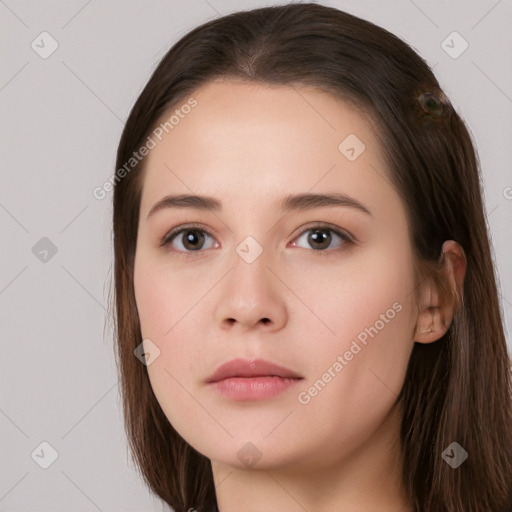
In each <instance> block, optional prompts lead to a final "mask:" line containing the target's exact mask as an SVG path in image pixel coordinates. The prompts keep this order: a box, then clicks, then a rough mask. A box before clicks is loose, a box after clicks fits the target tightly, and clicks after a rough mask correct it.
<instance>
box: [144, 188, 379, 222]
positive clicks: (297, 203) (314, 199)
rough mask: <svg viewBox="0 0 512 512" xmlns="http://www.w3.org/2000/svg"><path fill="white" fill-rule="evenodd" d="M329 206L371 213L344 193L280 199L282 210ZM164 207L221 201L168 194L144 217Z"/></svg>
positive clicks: (218, 206)
mask: <svg viewBox="0 0 512 512" xmlns="http://www.w3.org/2000/svg"><path fill="white" fill-rule="evenodd" d="M331 206H345V207H350V208H354V209H357V210H359V211H361V212H364V213H366V214H368V215H370V216H372V213H371V212H370V210H369V209H368V208H366V206H364V205H363V204H362V203H360V202H359V201H358V200H357V199H354V198H353V197H350V196H348V195H346V194H341V193H333V194H311V193H304V194H296V195H288V196H285V197H284V198H283V199H282V200H281V204H280V208H281V210H282V211H283V212H289V211H292V210H296V211H297V210H312V209H314V208H326V207H331ZM166 208H193V209H196V210H203V211H213V212H217V211H222V202H221V201H219V200H218V199H215V198H214V197H209V196H198V195H192V194H181V195H169V196H165V197H164V198H162V199H161V200H160V201H158V202H157V203H155V204H154V205H153V207H152V208H151V210H150V211H149V213H148V216H147V217H146V220H147V219H149V217H151V216H152V215H154V214H155V213H156V212H158V211H160V210H163V209H166Z"/></svg>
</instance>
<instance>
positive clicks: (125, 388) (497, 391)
mask: <svg viewBox="0 0 512 512" xmlns="http://www.w3.org/2000/svg"><path fill="white" fill-rule="evenodd" d="M219 77H224V78H228V79H229V78H236V79H237V80H244V81H247V82H250V83H260V84H269V85H276V86H278V85H306V86H314V87H317V88H319V89H322V90H324V91H327V92H329V93H331V94H333V95H335V96H336V97H338V98H340V99H341V100H344V101H349V102H351V103H352V104H354V105H356V106H357V107H358V108H359V109H362V110H364V111H365V112H366V113H368V114H369V115H370V116H371V117H372V118H373V119H374V120H375V122H376V124H377V125H378V128H379V129H378V133H379V134H380V135H379V136H380V138H381V139H382V147H383V150H384V151H385V158H386V163H387V165H388V168H389V172H390V176H389V179H390V180H391V181H392V183H393V185H394V187H395V189H396V190H397V192H398V193H399V195H400V197H401V198H402V200H403V203H404V206H405V208H406V211H407V215H408V220H409V229H410V234H411V240H412V245H413V250H414V258H415V262H416V268H417V271H418V279H420V278H421V277H425V276H427V275H431V276H433V277H434V278H435V279H437V281H438V282H439V284H440V285H443V281H442V280H441V278H440V277H439V276H440V273H439V265H438V261H439V255H440V253H441V246H442V243H443V241H444V240H455V241H457V242H458V243H459V244H460V245H461V246H462V247H463V248H464V251H465V255H466V261H467V270H466V275H465V282H464V286H463V288H462V290H461V291H460V292H459V296H458V299H459V300H458V305H459V306H458V308H457V310H456V314H455V316H454V318H453V321H452V324H451V325H450V328H449V329H448V331H447V333H446V334H445V335H444V336H443V337H442V338H441V339H440V340H438V341H437V342H435V343H430V344H419V343H415V345H414V348H413V351H412V354H411V357H410V361H409V366H408V369H407V374H406V378H405V382H404V386H403V389H402V391H401V393H400V396H399V397H398V399H397V403H398V402H401V405H402V410H403V417H402V424H401V440H402V448H403V479H404V483H405V486H406V490H407V492H408V494H409V496H410V499H411V502H412V503H413V505H414V510H415V511H429V512H431V511H436V512H443V511H464V512H476V511H479V512H481V511H483V510H485V511H493V512H502V511H505V510H506V507H507V505H509V503H510V500H511V498H512V462H511V448H512V403H511V401H512V398H511V397H512V389H511V374H510V359H509V354H508V352H507V346H506V341H505V336H504V331H503V323H502V311H501V309H500V303H499V300H498V291H497V286H496V276H495V269H494V265H493V259H492V254H491V245H490V241H489V236H488V226H487V223H486V218H485V215H484V208H483V204H482V189H481V183H480V180H481V178H480V170H479V163H478V160H477V158H478V157H477V154H476V151H475V149H474V146H473V144H472V140H471V137H470V135H469V133H468V129H467V127H466V126H465V124H464V121H463V120H462V119H461V117H460V116H459V115H458V114H457V113H456V112H455V110H454V108H453V107H452V105H451V104H450V102H449V100H448V98H447V97H446V96H445V95H444V94H443V92H442V90H441V89H440V86H439V83H438V81H437V80H436V78H435V76H434V75H433V73H432V71H431V69H430V68H429V66H428V65H427V63H426V62H425V61H424V60H423V59H422V58H421V57H420V56H418V55H417V54H416V53H415V52H414V51H413V50H412V49H411V48H410V47H409V46H408V45H407V44H406V43H404V42H403V41H402V40H400V39H399V38H398V37H396V36H394V35H393V34H391V33H390V32H388V31H386V30H384V29H383V28H380V27H378V26H376V25H374V24H372V23H370V22H368V21H365V20H362V19H360V18H358V17H356V16H353V15H350V14H347V13H345V12H343V11H340V10H338V9H334V8H330V7H326V6H322V5H318V4H314V3H292V4H287V5H281V6H275V7H266V8H259V9H254V10H251V11H242V12H237V13H233V14H230V15H228V16H224V17H221V18H218V19H215V20H212V21H209V22H207V23H204V24H203V25H201V26H199V27H197V28H195V29H194V30H192V31H191V32H189V33H188V34H186V35H185V36H184V37H182V38H181V39H180V40H179V41H178V42H177V43H176V44H174V46H173V47H172V48H171V49H170V50H169V51H168V53H167V54H166V55H165V56H164V57H163V59H162V60H161V62H160V64H159V65H158V67H157V68H156V70H155V71H154V73H153V75H152V76H151V78H150V80H149V82H148V83H147V85H146V86H145V88H144V90H143V91H142V93H141V94H140V97H139V98H138V99H137V101H136V103H135V105H134V106H133V108H132V110H131V112H130V115H129V118H128V120H127V122H126V126H125V128H124V131H123V134H122V137H121V140H120V143H119V148H118V152H117V162H116V169H121V168H122V167H123V165H124V164H126V162H128V161H129V160H130V158H131V157H132V154H133V152H134V151H136V150H137V149H138V148H139V147H140V146H141V145H142V144H143V142H144V141H145V140H146V138H147V137H148V136H149V134H150V133H151V132H152V130H153V129H154V127H155V126H156V124H157V122H159V120H160V119H161V118H162V116H163V115H164V114H165V113H167V112H169V111H170V109H171V108H172V107H173V106H175V105H177V104H178V103H179V102H181V101H183V99H184V98H186V97H187V96H190V95H191V94H192V93H193V92H194V91H195V90H196V89H197V88H198V87H200V86H202V85H205V84H206V83H207V82H208V81H210V80H211V79H213V78H219ZM144 162H145V160H144V159H142V160H141V162H140V163H138V164H137V165H134V166H133V169H131V170H130V172H128V173H125V174H126V175H125V176H124V177H122V179H118V180H117V183H116V184H115V187H114V197H113V231H114V252H115V268H114V280H115V304H111V307H112V306H113V307H115V320H116V325H115V327H114V329H115V339H116V346H117V352H116V356H117V364H118V366H119V368H120V379H121V383H122V385H121V392H122V398H123V409H124V417H125V425H126V431H127V435H128V440H129V443H130V448H131V450H132V452H133V454H134V457H135V461H136V463H137V465H138V467H139V469H140V471H141V473H142V475H143V477H144V479H145V481H146V482H147V484H148V485H149V487H150V489H151V490H152V491H153V492H154V493H156V494H157V495H158V496H160V497H161V498H162V499H163V500H165V502H166V503H168V504H169V505H170V506H171V507H172V508H173V509H174V510H175V511H176V512H185V511H187V510H188V509H189V508H190V507H194V508H195V509H196V510H198V511H199V512H203V511H213V510H216V509H217V504H216V496H215V486H214V481H213V475H212V470H211V464H210V460H209V459H208V458H207V457H205V456H203V455H202V454H200V453H198V452H197V451H196V450H195V449H194V448H192V447H191V446H190V445H189V444H188V443H187V442H186V441H185V440H184V439H183V438H182V437H181V436H180V435H179V434H178V433H177V432H176V431H175V430H174V428H173V427H172V425H171V424H170V422H169V421H168V419H167V418H166V416H165V415H164V414H163V412H162V410H161V408H160V405H159V404H158V402H157V400H156V398H155V395H154V394H153V391H152V388H151V385H150V381H149V378H148V374H147V371H146V368H145V366H144V365H143V364H141V363H140V361H139V360H138V359H137V358H136V357H135V356H134V350H135V348H136V347H137V346H138V345H139V344H140V343H141V342H142V337H141V330H140V324H139V318H138V313H137V308H136V304H135V298H134V288H133V270H134V255H135V248H136V244H137V228H138V219H139V208H140V199H141V188H142V183H143V166H144ZM118 177H119V176H118ZM454 441H456V442H457V443H459V444H460V445H461V446H462V447H463V448H464V449H465V450H466V451H467V452H468V454H469V456H468V459H467V460H466V461H465V462H464V463H463V464H462V465H461V466H460V467H458V468H457V469H453V468H452V467H450V465H448V464H447V463H446V462H445V461H444V460H443V458H442V457H441V454H442V452H443V451H444V450H445V449H446V448H447V447H448V446H449V445H450V444H451V443H452V442H454Z"/></svg>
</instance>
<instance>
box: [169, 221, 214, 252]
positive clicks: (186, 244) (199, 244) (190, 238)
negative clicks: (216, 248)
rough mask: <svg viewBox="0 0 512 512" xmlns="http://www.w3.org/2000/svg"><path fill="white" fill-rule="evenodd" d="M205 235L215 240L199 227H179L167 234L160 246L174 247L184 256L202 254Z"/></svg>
mask: <svg viewBox="0 0 512 512" xmlns="http://www.w3.org/2000/svg"><path fill="white" fill-rule="evenodd" d="M205 235H206V237H210V238H212V239H213V236H212V235H211V234H210V233H209V232H208V231H206V230H205V229H204V228H201V227H199V226H196V225H188V226H179V227H177V228H174V229H172V230H171V231H170V232H169V233H167V234H166V235H165V237H164V238H163V239H162V241H161V243H160V245H161V246H162V247H167V246H172V247H173V248H174V249H175V250H176V251H177V252H181V253H184V254H186V253H192V252H200V250H201V249H203V248H204V240H205ZM208 248H209V247H207V249H208ZM210 248H211V247H210Z"/></svg>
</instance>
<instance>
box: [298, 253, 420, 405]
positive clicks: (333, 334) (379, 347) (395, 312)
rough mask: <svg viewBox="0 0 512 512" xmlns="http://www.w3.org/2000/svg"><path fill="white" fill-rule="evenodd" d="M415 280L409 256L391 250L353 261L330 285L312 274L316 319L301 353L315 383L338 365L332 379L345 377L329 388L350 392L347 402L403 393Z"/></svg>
mask: <svg viewBox="0 0 512 512" xmlns="http://www.w3.org/2000/svg"><path fill="white" fill-rule="evenodd" d="M413 279H414V276H413V267H412V262H411V260H410V259H409V258H408V253H407V251H403V253H398V252H396V251H394V250H393V249H392V248H389V249H386V250H383V251H372V252H368V253H367V254H366V255H365V257H364V258H361V259H356V258H354V259H353V260H351V264H350V266H349V267H348V266H347V267H345V268H343V270H340V271H339V272H333V273H332V275H331V276H330V278H329V279H318V277H317V278H316V279H315V273H314V271H310V272H309V277H308V282H307V284H306V282H305V281H304V287H303V289H302V290H303V293H304V294H305V296H306V297H308V298H309V302H308V305H310V309H311V310H312V311H313V312H314V314H315V315H314V316H311V317H310V320H311V321H310V322H304V325H303V336H301V340H302V342H301V350H302V351H303V352H304V353H308V354H309V358H308V360H309V361H310V364H311V366H312V367H313V368H314V371H313V376H314V378H315V380H317V379H322V375H323V374H325V373H326V372H328V371H329V369H330V368H331V367H332V366H333V365H334V364H335V363H336V362H337V361H338V363H339V364H341V365H342V367H343V368H342V369H340V366H339V364H338V365H336V369H337V370H338V371H337V372H336V369H331V373H335V374H336V375H342V374H343V375H344V377H343V378H341V377H340V378H339V379H332V382H334V381H336V384H334V385H333V386H330V385H329V386H330V387H333V388H334V387H338V386H339V389H340V390H341V392H342V393H344V392H345V391H347V392H349V393H350V397H347V399H349V400H352V399H355V400H357V399H358V395H359V398H361V399H362V398H363V397H364V396H366V395H372V394H378V393H379V392H385V393H388V392H389V391H391V392H392V393H396V394H398V393H399V391H400V389H401V385H402V382H403V378H404V376H405V371H406V368H407V364H408V361H409V357H410V353H411V350H412V348H413V340H412V319H413V301H412V300H413V294H412V293H411V292H412V290H413V283H414V281H413ZM313 282H314V283H315V286H312V283H313ZM317 285H323V286H317ZM319 333H321V335H319ZM313 340H316V341H315V342H313ZM338 356H341V357H342V359H343V361H342V362H341V363H340V361H339V360H338ZM328 378H329V376H328V375H327V376H326V379H328ZM386 387H387V388H389V389H388V390H386Z"/></svg>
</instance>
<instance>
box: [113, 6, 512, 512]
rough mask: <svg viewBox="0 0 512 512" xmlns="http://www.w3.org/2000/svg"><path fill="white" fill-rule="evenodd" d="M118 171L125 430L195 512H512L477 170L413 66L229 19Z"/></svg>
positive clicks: (207, 39)
mask: <svg viewBox="0 0 512 512" xmlns="http://www.w3.org/2000/svg"><path fill="white" fill-rule="evenodd" d="M116 169H117V171H116V180H115V190H114V205H113V206H114V214H113V230H114V244H115V246H114V249H115V315H116V321H117V325H116V328H117V332H116V337H117V348H118V357H119V359H118V363H119V368H120V375H121V379H122V391H123V404H124V413H125V419H126V428H127V433H128V438H129V441H130V445H131V448H132V450H133V454H134V456H135V460H136V462H137V464H138V465H139V468H140V470H141V473H142V474H143V476H144V478H145V480H146V481H147V483H148V485H149V486H150V488H151V489H152V491H153V492H155V493H156V494H157V495H158V496H160V497H161V498H162V499H163V500H164V501H165V502H166V503H168V504H169V505H170V506H171V507H172V508H173V509H174V510H175V511H176V512H182V511H188V510H197V511H213V510H220V511H221V512H231V511H234V510H244V511H249V510H250V511H260V510H261V511H263V510H265V511H273V510H278V509H279V510H287V511H292V510H293V511H295V510H309V511H313V510H315V511H316V510H321V511H339V510H351V511H356V510H357V511H372V512H377V511H382V512H384V511H394V512H397V511H399V510H400V511H403V512H406V511H436V512H442V511H464V512H470V511H475V512H476V511H479V512H480V511H484V510H485V511H503V512H505V511H508V510H510V509H511V505H512V462H511V447H512V403H511V382H510V358H509V355H508V353H507V346H506V342H505V337H504V332H503V322H502V318H501V312H500V307H499V301H498V296H497V289H496V279H495V269H494V267H493V262H492V257H491V250H490V242H489V236H488V232H487V227H486V221H485V216H484V209H483V204H482V192H481V188H480V183H479V179H480V175H479V169H478V164H477V156H476V151H475V149H474V147H473V144H472V141H471V138H470V136H469V134H468V130H467V129H466V126H465V124H464V122H463V121H462V119H461V117H460V116H459V115H458V114H457V112H455V110H454V108H453V106H452V105H451V103H450V101H449V99H448V98H447V97H446V95H445V94H444V93H443V91H442V90H441V89H440V86H439V83H438V81H437V80H436V78H435V77H434V75H433V74H432V72H431V70H430V68H429V67H428V65H427V64H426V63H425V62H424V60H423V59H421V58H420V57H419V56H418V55H417V54H416V53H415V52H414V51H413V50H412V49H411V48H410V47H409V46H407V45H406V44H405V43H404V42H403V41H401V40H400V39H398V38H397V37H396V36H394V35H392V34H390V33H389V32H387V31H386V30H384V29H382V28H380V27H377V26H375V25H373V24H372V23H369V22H367V21H364V20H362V19H359V18H357V17H355V16H353V15H350V14H347V13H344V12H342V11H340V10H337V9H334V8H329V7H325V6H321V5H317V4H307V3H304V4H289V5H283V6H279V7H269V8H260V9H255V10H252V11H246V12H239V13H234V14H231V15H229V16H224V17H222V18H219V19H216V20H213V21H210V22H208V23H205V24H203V25H202V26H200V27H198V28H196V29H194V30H192V31H191V32H190V33H188V34H187V35H185V36H184V37H183V38H182V39H181V40H180V41H178V42H177V43H176V44H175V45H174V46H173V47H172V48H171V49H170V50H169V52H168V53H167V54H166V55H165V56H164V58H163V59H162V61H161V62H160V64H159V66H158V68H157V69H156V70H155V72H154V73H153V75H152V77H151V78H150V80H149V82H148V84H147V85H146V87H145V89H144V90H143V92H142V93H141V95H140V97H139V98H138V99H137V101H136V103H135V105H134V107H133V109H132V111H131V113H130V116H129V118H128V121H127V123H126V126H125V129H124V132H123V135H122V137H121V141H120V144H119V148H118V153H117V162H116ZM185 235H186V236H185Z"/></svg>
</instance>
